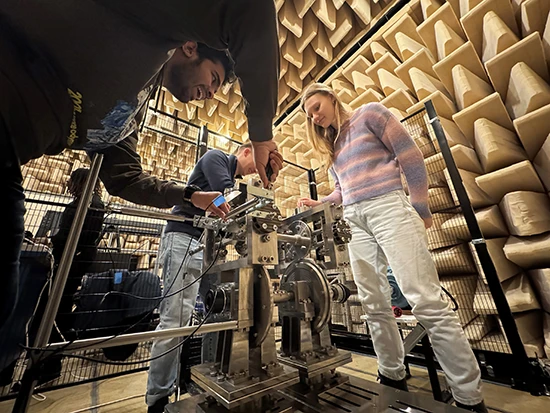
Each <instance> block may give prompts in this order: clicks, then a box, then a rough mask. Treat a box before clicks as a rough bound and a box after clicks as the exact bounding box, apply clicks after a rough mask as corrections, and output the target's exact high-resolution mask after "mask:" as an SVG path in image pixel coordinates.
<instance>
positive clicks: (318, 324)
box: [281, 259, 331, 332]
mask: <svg viewBox="0 0 550 413" xmlns="http://www.w3.org/2000/svg"><path fill="white" fill-rule="evenodd" d="M293 281H308V282H309V286H310V298H311V301H312V302H313V306H314V308H315V317H314V318H313V321H312V325H311V328H312V329H313V330H314V331H315V332H319V331H321V330H322V329H323V327H324V326H325V325H326V324H327V323H328V320H329V318H330V306H331V302H330V290H329V288H330V287H329V283H328V280H327V277H326V276H325V274H324V272H323V270H322V269H321V268H320V267H319V266H318V265H317V264H315V263H314V262H313V261H312V260H309V259H306V260H304V261H300V262H297V263H293V264H291V265H290V266H289V267H288V268H287V270H286V271H285V273H284V274H283V277H282V278H281V285H282V284H283V283H288V282H293Z"/></svg>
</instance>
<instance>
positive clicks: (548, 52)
mask: <svg viewBox="0 0 550 413" xmlns="http://www.w3.org/2000/svg"><path fill="white" fill-rule="evenodd" d="M542 45H543V48H544V55H545V56H546V62H547V64H548V68H549V69H550V13H548V19H547V20H546V28H545V29H544V32H543V34H542Z"/></svg>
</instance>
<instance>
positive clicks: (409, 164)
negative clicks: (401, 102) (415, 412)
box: [298, 83, 487, 412]
mask: <svg viewBox="0 0 550 413" xmlns="http://www.w3.org/2000/svg"><path fill="white" fill-rule="evenodd" d="M302 109H303V110H304V112H305V113H306V114H307V121H306V125H307V126H306V130H307V135H308V138H309V139H310V141H311V143H312V145H313V147H314V148H315V149H316V150H317V151H318V152H319V153H320V154H321V155H322V156H324V158H325V159H324V160H325V162H326V164H327V165H328V166H329V167H330V172H331V174H332V176H333V177H334V181H335V189H334V191H333V192H332V193H331V194H330V195H329V196H327V197H326V198H324V199H322V200H321V201H314V200H311V199H309V198H302V199H300V200H299V201H298V205H299V206H315V205H318V204H320V203H322V202H333V203H336V204H343V205H344V217H345V219H346V220H347V221H348V222H349V224H350V226H351V229H352V239H351V242H350V244H349V254H350V261H351V267H352V270H353V275H354V279H355V283H356V284H357V288H358V293H359V297H360V299H361V302H362V304H363V308H364V310H365V312H366V316H367V320H368V324H369V328H370V331H371V335H372V340H373V344H374V349H375V352H376V354H377V356H378V369H379V372H378V374H379V378H380V382H381V383H382V384H385V385H389V386H392V387H395V388H398V389H402V390H407V382H406V379H405V375H406V373H405V367H404V364H403V362H404V358H405V352H404V348H403V341H402V339H401V336H400V335H399V331H398V327H397V323H396V321H395V318H394V315H393V312H392V308H391V288H390V285H389V283H388V279H387V277H386V270H387V265H388V264H389V266H390V267H391V268H392V270H393V272H394V275H395V277H396V279H397V282H398V284H399V286H400V288H401V290H402V292H403V295H404V296H405V298H406V299H407V301H408V302H409V304H410V305H411V307H412V311H413V313H414V315H415V316H416V318H417V320H418V321H419V322H420V323H422V325H423V326H424V327H425V328H426V330H427V331H428V335H429V337H430V340H431V342H432V345H433V348H434V352H435V354H436V356H437V359H438V361H439V364H440V365H441V367H442V368H443V370H444V372H445V374H446V376H447V380H448V382H449V384H450V386H451V389H452V391H453V396H454V398H455V400H456V403H457V405H458V406H459V407H462V408H465V409H467V410H471V411H474V412H487V409H486V407H485V404H484V402H483V396H482V393H481V374H480V370H479V366H478V364H477V361H476V359H475V356H474V354H473V352H472V349H471V348H470V345H469V344H468V341H467V339H466V337H465V335H464V332H463V330H462V327H461V325H460V322H459V320H458V317H457V316H456V314H455V313H454V312H453V311H452V309H451V307H450V306H449V303H448V302H447V301H445V300H444V299H443V298H442V296H441V286H440V284H439V278H438V274H437V271H436V268H435V265H434V262H433V261H432V258H431V255H430V252H429V250H428V245H427V235H426V230H425V228H429V227H430V226H431V224H432V217H431V213H430V209H429V207H428V181H427V173H426V168H425V165H424V159H423V156H422V153H421V152H420V150H419V149H418V147H417V146H416V144H415V143H414V141H413V140H412V138H411V137H410V136H409V134H408V133H407V132H406V131H405V129H404V128H403V126H402V125H401V123H400V122H399V121H398V120H397V119H396V118H395V117H394V116H393V115H392V114H391V112H390V111H389V110H388V109H386V108H385V107H384V106H383V105H381V104H379V103H369V104H366V105H363V106H361V107H359V108H358V109H356V110H354V111H348V110H346V109H345V108H344V106H343V104H342V103H341V102H340V100H339V99H338V96H337V95H336V93H335V92H334V91H333V90H332V89H331V88H329V87H328V86H326V85H323V84H319V83H315V84H312V85H310V86H309V87H308V88H307V89H306V90H305V91H304V93H303V96H302ZM401 171H403V174H404V175H405V178H406V180H407V184H408V187H409V193H410V201H409V199H408V198H407V196H406V194H405V192H404V191H403V185H402V181H401Z"/></svg>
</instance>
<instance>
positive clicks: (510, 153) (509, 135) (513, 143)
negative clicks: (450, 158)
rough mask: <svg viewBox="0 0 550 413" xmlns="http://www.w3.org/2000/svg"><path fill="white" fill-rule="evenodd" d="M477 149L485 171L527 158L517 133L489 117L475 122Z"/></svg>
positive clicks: (491, 170)
mask: <svg viewBox="0 0 550 413" xmlns="http://www.w3.org/2000/svg"><path fill="white" fill-rule="evenodd" d="M474 136H475V149H476V153H477V156H478V157H479V160H480V162H481V164H482V165H483V170H484V172H485V173H488V172H493V171H496V170H497V169H501V168H504V167H507V166H510V165H512V164H515V163H517V162H521V161H523V160H526V159H527V153H526V152H525V149H523V147H522V146H521V144H520V143H519V139H518V138H517V136H516V134H515V133H514V132H512V131H510V130H508V129H506V128H503V127H502V126H500V125H498V124H496V123H494V122H491V121H490V120H489V119H486V118H480V119H477V120H476V121H475V122H474Z"/></svg>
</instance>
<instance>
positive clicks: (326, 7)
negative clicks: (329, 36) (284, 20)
mask: <svg viewBox="0 0 550 413" xmlns="http://www.w3.org/2000/svg"><path fill="white" fill-rule="evenodd" d="M291 3H293V2H291ZM311 10H313V13H315V15H316V16H317V18H318V19H319V20H320V21H321V22H322V23H323V25H325V26H326V27H327V28H328V29H329V30H334V29H335V28H336V8H335V7H334V3H333V2H332V1H331V0H317V1H316V2H315V3H313V4H312V6H311Z"/></svg>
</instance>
